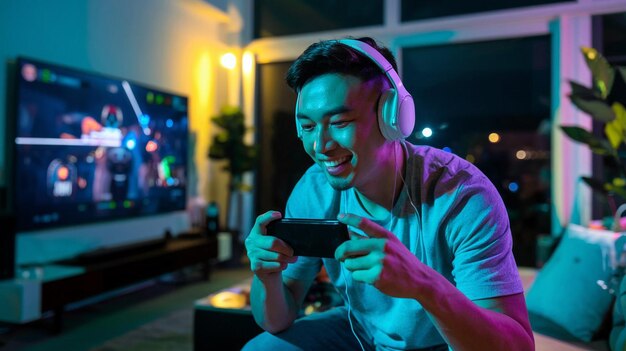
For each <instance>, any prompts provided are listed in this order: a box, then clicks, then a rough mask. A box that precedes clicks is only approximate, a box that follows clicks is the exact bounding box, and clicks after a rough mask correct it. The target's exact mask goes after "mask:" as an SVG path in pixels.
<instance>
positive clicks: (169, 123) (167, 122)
mask: <svg viewBox="0 0 626 351" xmlns="http://www.w3.org/2000/svg"><path fill="white" fill-rule="evenodd" d="M165 125H166V126H167V127H168V128H172V127H173V126H174V121H173V120H172V119H171V118H168V119H167V121H165Z"/></svg>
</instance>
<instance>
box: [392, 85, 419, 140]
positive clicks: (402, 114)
mask: <svg viewBox="0 0 626 351" xmlns="http://www.w3.org/2000/svg"><path fill="white" fill-rule="evenodd" d="M400 100H401V101H398V105H397V106H398V112H397V118H398V121H397V122H398V123H397V125H396V130H397V131H398V133H399V134H400V135H401V138H402V139H404V138H407V137H408V136H409V135H411V133H413V128H414V127H415V102H413V97H412V96H411V95H409V94H407V95H405V96H402V97H401V98H400Z"/></svg>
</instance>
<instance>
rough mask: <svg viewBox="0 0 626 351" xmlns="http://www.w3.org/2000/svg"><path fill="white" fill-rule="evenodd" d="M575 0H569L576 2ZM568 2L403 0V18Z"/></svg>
mask: <svg viewBox="0 0 626 351" xmlns="http://www.w3.org/2000/svg"><path fill="white" fill-rule="evenodd" d="M574 1H575V0H569V2H574ZM557 2H568V1H567V0H507V1H502V0H482V1H456V0H440V1H430V0H402V13H401V20H402V21H403V22H406V21H415V20H422V19H427V18H437V17H445V16H455V15H464V14H470V13H477V12H487V11H494V10H504V9H511V8H516V7H526V6H534V5H543V4H552V3H557Z"/></svg>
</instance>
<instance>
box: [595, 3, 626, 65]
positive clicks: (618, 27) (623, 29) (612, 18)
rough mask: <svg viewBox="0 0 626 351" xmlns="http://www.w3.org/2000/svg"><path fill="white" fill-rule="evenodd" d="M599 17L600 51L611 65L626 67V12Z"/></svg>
mask: <svg viewBox="0 0 626 351" xmlns="http://www.w3.org/2000/svg"><path fill="white" fill-rule="evenodd" d="M597 17H600V23H601V33H600V40H601V43H600V47H599V48H598V49H600V50H601V51H602V53H603V55H604V56H605V57H606V58H607V59H608V60H609V61H610V62H611V63H613V64H617V65H626V12H622V13H614V14H610V15H604V16H597Z"/></svg>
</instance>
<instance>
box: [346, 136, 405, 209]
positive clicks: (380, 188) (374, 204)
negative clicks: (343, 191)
mask: <svg viewBox="0 0 626 351" xmlns="http://www.w3.org/2000/svg"><path fill="white" fill-rule="evenodd" d="M392 147H393V148H394V149H392V150H390V151H391V153H392V155H394V156H395V157H391V158H389V162H387V164H385V167H381V169H383V170H384V171H383V172H381V174H380V175H379V177H377V179H376V180H375V182H376V183H375V184H372V185H371V186H370V187H368V189H363V188H361V189H359V188H356V189H355V192H356V195H357V197H358V199H359V201H360V203H361V205H362V206H363V208H364V209H365V210H366V211H367V212H368V213H369V214H370V215H372V217H374V218H376V219H384V218H386V217H387V216H388V215H389V212H390V211H391V210H392V209H393V206H394V205H395V202H396V200H397V199H398V196H399V194H400V191H401V190H402V186H403V182H402V173H403V172H404V168H405V164H404V160H405V157H404V150H403V148H402V146H401V145H400V143H394V144H393V146H392Z"/></svg>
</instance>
